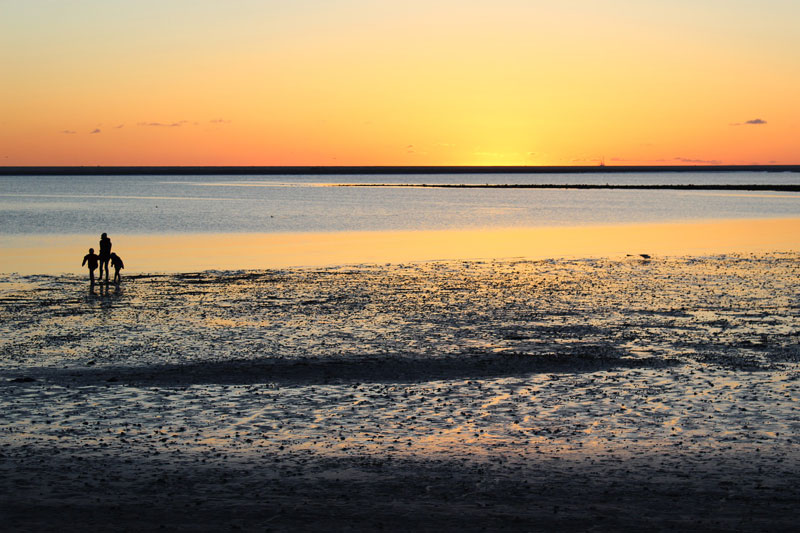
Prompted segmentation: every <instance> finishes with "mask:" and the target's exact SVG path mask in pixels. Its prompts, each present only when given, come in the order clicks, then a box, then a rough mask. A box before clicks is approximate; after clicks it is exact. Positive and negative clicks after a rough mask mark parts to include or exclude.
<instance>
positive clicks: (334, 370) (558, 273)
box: [0, 253, 800, 531]
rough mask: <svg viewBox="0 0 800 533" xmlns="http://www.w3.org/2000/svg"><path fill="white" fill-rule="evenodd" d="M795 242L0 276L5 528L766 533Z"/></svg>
mask: <svg viewBox="0 0 800 533" xmlns="http://www.w3.org/2000/svg"><path fill="white" fill-rule="evenodd" d="M799 260H800V255H798V254H797V253H767V254H757V255H755V254H731V255H720V256H710V257H661V256H659V257H654V258H652V259H650V260H647V259H643V258H641V257H638V256H632V257H626V258H621V259H591V260H558V261H553V260H541V261H533V260H525V261H522V260H520V261H446V262H445V261H440V262H428V263H406V264H391V265H388V264H383V265H359V266H349V267H331V268H318V269H311V268H307V269H284V270H271V271H237V272H202V273H194V274H162V275H138V276H133V277H128V278H125V279H124V280H123V283H122V285H121V286H120V287H119V288H115V287H114V286H111V287H109V290H108V291H100V290H96V291H95V292H94V293H93V294H92V293H89V291H88V290H87V284H86V283H85V281H84V280H83V279H82V278H81V277H78V276H73V275H65V276H44V275H36V276H17V275H7V276H5V277H4V278H3V279H2V281H0V317H2V320H0V391H2V392H0V406H1V407H2V412H3V417H2V421H1V422H0V480H2V481H0V484H1V485H0V487H2V492H3V498H2V503H0V515H2V516H3V521H4V522H3V523H4V526H5V527H7V528H9V529H10V530H65V529H66V530H85V529H87V528H92V529H94V530H124V529H130V530H141V529H145V530H148V529H162V528H163V529H166V530H179V531H198V530H219V529H226V530H227V529H241V530H247V531H250V530H254V531H255V530H257V531H263V530H277V531H290V530H298V529H302V530H348V529H350V530H376V529H384V530H409V529H412V530H442V529H445V530H448V529H464V530H484V529H486V530H496V529H505V530H522V531H530V530H542V531H543V530H553V529H558V530H567V531H585V530H590V529H591V530H614V531H619V530H623V531H634V530H637V531H638V530H641V529H643V528H645V529H648V530H695V531H701V530H702V531H709V530H711V531H755V530H789V529H792V528H793V527H795V525H796V523H797V520H798V519H799V518H800V511H799V510H798V509H797V506H796V502H797V501H799V500H800V487H798V486H797V483H796V479H797V477H798V473H799V472H800V468H799V467H800V451H798V450H799V448H798V440H800V377H799V376H800V374H798V369H800V347H799V345H798V340H799V338H800V319H799V316H800V261H799Z"/></svg>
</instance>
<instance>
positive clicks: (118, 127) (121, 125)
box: [114, 124, 125, 130]
mask: <svg viewBox="0 0 800 533" xmlns="http://www.w3.org/2000/svg"><path fill="white" fill-rule="evenodd" d="M124 127H125V124H120V125H119V126H114V129H115V130H118V129H120V128H124Z"/></svg>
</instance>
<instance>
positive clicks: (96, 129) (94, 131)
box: [89, 128, 100, 135]
mask: <svg viewBox="0 0 800 533" xmlns="http://www.w3.org/2000/svg"><path fill="white" fill-rule="evenodd" d="M95 133H100V128H95V129H93V130H92V131H90V132H89V135H93V134H95Z"/></svg>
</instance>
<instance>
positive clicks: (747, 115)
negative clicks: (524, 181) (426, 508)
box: [0, 0, 800, 165]
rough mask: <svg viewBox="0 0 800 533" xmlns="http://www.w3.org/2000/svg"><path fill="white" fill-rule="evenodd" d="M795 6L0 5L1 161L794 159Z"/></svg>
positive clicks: (797, 116)
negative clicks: (0, 73) (1, 79)
mask: <svg viewBox="0 0 800 533" xmlns="http://www.w3.org/2000/svg"><path fill="white" fill-rule="evenodd" d="M799 19H800V4H798V3H797V2H790V1H785V0H769V1H765V2H759V3H742V2H737V3H729V2H704V3H702V4H698V3H690V2H685V1H675V2H668V3H667V2H657V1H654V0H645V1H635V2H634V1H622V0H616V1H611V0H606V1H600V2H597V1H588V0H580V1H574V2H561V3H556V2H521V1H516V0H503V1H501V2H492V3H487V2H473V1H458V2H456V1H451V0H445V1H439V2H422V1H416V0H414V1H410V2H403V3H388V4H387V3H383V2H365V1H363V0H349V1H343V2H320V1H312V0H305V1H297V2H291V3H286V2H275V1H268V2H255V1H243V2H236V3H235V4H223V3H218V2H211V1H192V2H188V1H174V2H168V3H162V2H154V1H143V2H101V1H84V2H70V3H62V2H45V1H41V0H32V1H29V2H14V1H10V2H3V3H2V4H0V65H2V71H3V83H2V84H0V164H2V165H461V164H464V165H506V164H507V165H583V164H586V165H595V164H598V163H599V162H600V161H602V160H605V162H606V163H607V164H619V165H624V164H654V165H658V164H708V163H723V164H752V163H757V164H770V163H780V164H795V163H798V162H800V144H798V139H799V138H800V135H798V134H800V106H798V105H797V94H800V70H798V68H797V65H800V34H798V32H797V31H796V21H797V20H799Z"/></svg>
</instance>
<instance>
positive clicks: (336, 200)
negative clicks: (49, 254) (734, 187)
mask: <svg viewBox="0 0 800 533" xmlns="http://www.w3.org/2000/svg"><path fill="white" fill-rule="evenodd" d="M337 183H499V184H512V183H515V184H516V183H554V184H575V183H601V184H604V183H612V184H645V183H646V184H676V183H690V184H742V183H745V184H750V183H764V184H797V183H800V175H798V174H792V173H784V174H774V173H702V172H697V173H663V174H661V173H647V174H600V175H585V174H563V175H519V174H514V175H483V174H480V175H426V176H420V175H410V176H404V175H398V176H369V175H367V176H363V175H359V176H100V177H98V176H56V177H45V176H41V177H15V176H0V235H15V236H20V235H46V234H50V235H53V234H55V235H58V234H95V233H98V232H99V231H107V232H109V233H110V234H123V233H124V234H142V235H148V234H176V233H178V234H181V233H251V232H252V233H282V232H340V231H385V230H440V229H484V228H522V227H540V226H582V225H593V224H617V223H646V222H673V221H693V220H703V219H737V218H777V217H798V216H800V194H798V193H784V192H781V193H777V192H776V193H773V192H758V193H748V192H738V191H737V192H725V191H720V192H710V191H706V192H703V191H691V192H688V191H669V190H655V191H654V190H645V191H623V190H562V189H552V190H520V189H516V190H503V189H413V188H392V187H381V188H364V187H332V186H330V185H333V184H337Z"/></svg>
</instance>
